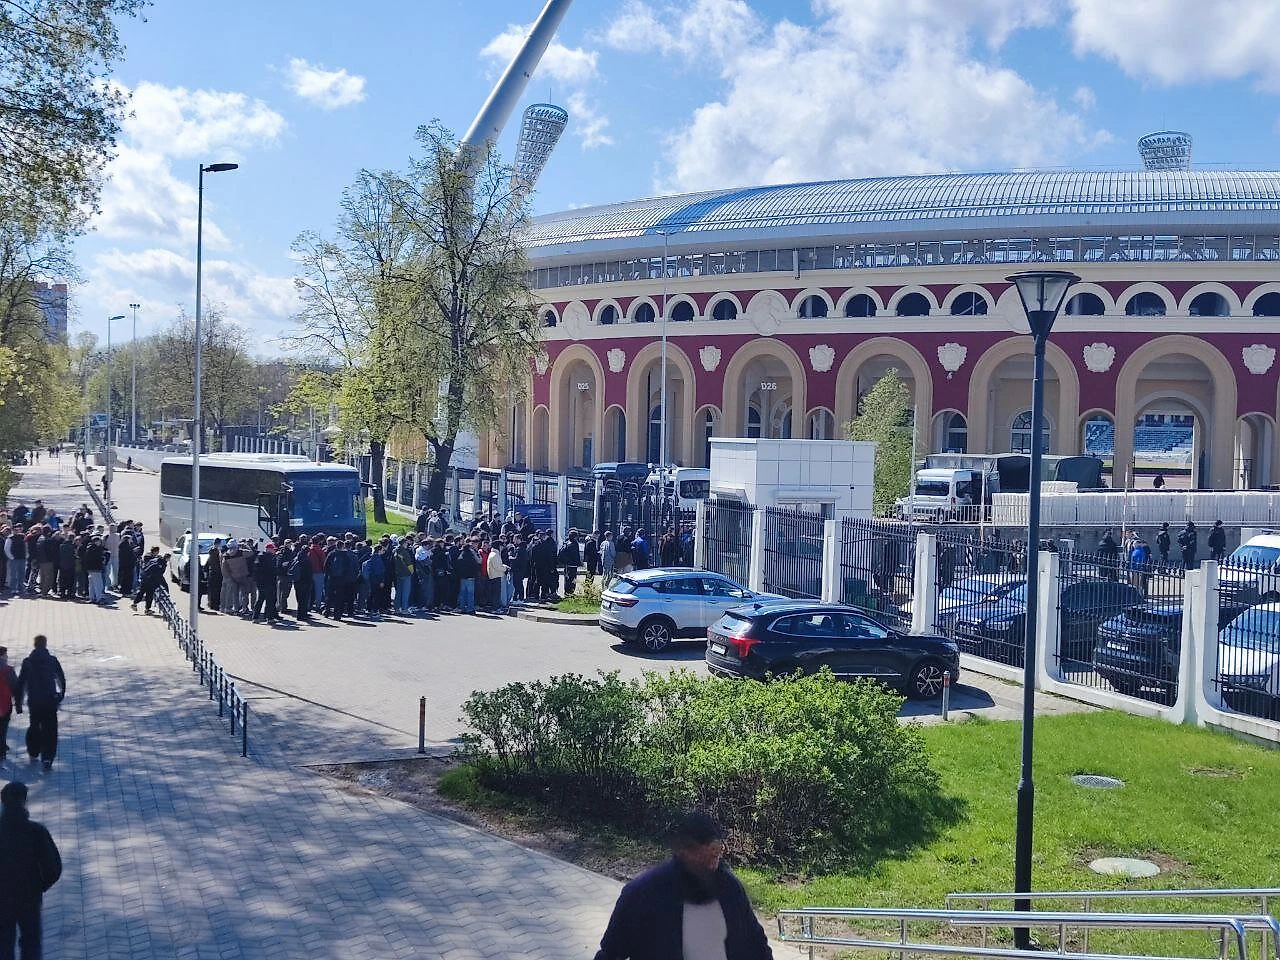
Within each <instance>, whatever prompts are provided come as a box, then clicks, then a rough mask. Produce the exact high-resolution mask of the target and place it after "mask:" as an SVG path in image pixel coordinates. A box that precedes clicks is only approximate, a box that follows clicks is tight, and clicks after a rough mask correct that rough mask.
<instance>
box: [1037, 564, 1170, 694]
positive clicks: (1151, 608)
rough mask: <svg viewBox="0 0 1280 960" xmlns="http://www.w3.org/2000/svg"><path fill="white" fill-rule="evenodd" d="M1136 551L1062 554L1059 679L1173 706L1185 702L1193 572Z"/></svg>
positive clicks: (1060, 570) (1059, 598) (1059, 603)
mask: <svg viewBox="0 0 1280 960" xmlns="http://www.w3.org/2000/svg"><path fill="white" fill-rule="evenodd" d="M1133 550H1134V545H1133V544H1131V543H1125V544H1123V545H1117V546H1116V550H1115V551H1114V552H1109V553H1106V554H1097V555H1092V554H1081V553H1069V554H1062V555H1061V561H1060V567H1059V572H1060V577H1061V586H1060V590H1059V593H1058V603H1057V605H1056V606H1057V610H1058V649H1057V651H1056V653H1055V657H1056V662H1057V665H1058V668H1059V674H1058V675H1059V677H1060V678H1061V679H1062V680H1064V681H1065V682H1067V683H1075V684H1080V685H1082V686H1086V687H1094V688H1096V689H1102V690H1114V691H1115V692H1116V693H1121V694H1124V695H1126V696H1130V697H1139V698H1140V699H1143V700H1150V701H1152V702H1155V703H1160V704H1164V705H1166V706H1167V705H1171V704H1172V703H1174V701H1176V700H1177V698H1178V663H1179V658H1180V655H1181V650H1182V636H1183V630H1184V626H1183V624H1184V611H1183V586H1184V578H1185V573H1186V571H1185V570H1183V569H1182V568H1181V567H1180V566H1177V565H1174V564H1165V563H1161V562H1160V561H1158V560H1153V559H1151V557H1150V554H1149V553H1148V556H1147V558H1146V559H1145V560H1141V559H1135V557H1134V554H1133Z"/></svg>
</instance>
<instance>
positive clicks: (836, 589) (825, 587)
mask: <svg viewBox="0 0 1280 960" xmlns="http://www.w3.org/2000/svg"><path fill="white" fill-rule="evenodd" d="M841 546H842V544H841V543H840V521H839V520H823V521H822V602H823V603H839V602H840V548H841Z"/></svg>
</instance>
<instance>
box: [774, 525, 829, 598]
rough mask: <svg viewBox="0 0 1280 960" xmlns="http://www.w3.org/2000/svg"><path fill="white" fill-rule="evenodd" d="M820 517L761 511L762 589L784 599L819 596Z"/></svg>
mask: <svg viewBox="0 0 1280 960" xmlns="http://www.w3.org/2000/svg"><path fill="white" fill-rule="evenodd" d="M822 532H823V519H822V515H821V514H817V513H808V512H805V511H803V510H780V509H778V508H777V507H766V508H765V510H764V589H765V591H766V592H767V593H777V594H781V595H782V596H784V597H796V598H800V599H817V598H819V597H821V596H822Z"/></svg>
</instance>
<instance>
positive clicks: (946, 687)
mask: <svg viewBox="0 0 1280 960" xmlns="http://www.w3.org/2000/svg"><path fill="white" fill-rule="evenodd" d="M950 712H951V671H950V670H944V671H942V720H943V722H944V723H945V722H946V721H947V714H949V713H950Z"/></svg>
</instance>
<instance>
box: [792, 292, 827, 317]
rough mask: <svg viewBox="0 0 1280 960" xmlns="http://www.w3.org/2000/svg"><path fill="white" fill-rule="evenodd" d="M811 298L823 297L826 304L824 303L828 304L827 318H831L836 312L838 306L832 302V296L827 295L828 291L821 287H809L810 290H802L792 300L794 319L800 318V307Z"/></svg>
mask: <svg viewBox="0 0 1280 960" xmlns="http://www.w3.org/2000/svg"><path fill="white" fill-rule="evenodd" d="M810 297H821V298H822V300H823V302H824V303H826V305H827V316H828V317H829V316H831V314H832V313H833V312H834V311H835V308H836V305H835V304H834V303H832V301H831V295H830V294H828V293H827V291H825V290H823V289H822V288H821V287H809V288H808V289H805V290H801V291H800V292H799V293H798V294H796V296H795V298H794V299H792V301H791V315H792V316H793V317H798V316H800V306H801V304H803V303H804V302H805V301H806V300H808V299H809V298H810Z"/></svg>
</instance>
